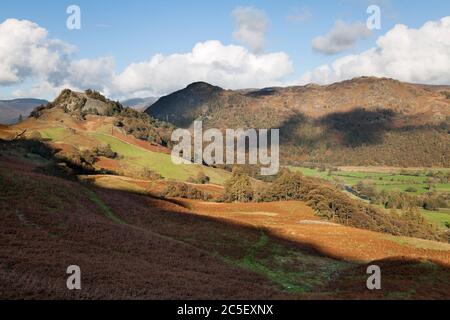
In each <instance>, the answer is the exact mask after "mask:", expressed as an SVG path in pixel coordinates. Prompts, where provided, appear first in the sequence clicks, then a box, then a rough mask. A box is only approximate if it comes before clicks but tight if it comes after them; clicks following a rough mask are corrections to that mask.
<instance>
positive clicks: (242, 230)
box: [0, 141, 450, 299]
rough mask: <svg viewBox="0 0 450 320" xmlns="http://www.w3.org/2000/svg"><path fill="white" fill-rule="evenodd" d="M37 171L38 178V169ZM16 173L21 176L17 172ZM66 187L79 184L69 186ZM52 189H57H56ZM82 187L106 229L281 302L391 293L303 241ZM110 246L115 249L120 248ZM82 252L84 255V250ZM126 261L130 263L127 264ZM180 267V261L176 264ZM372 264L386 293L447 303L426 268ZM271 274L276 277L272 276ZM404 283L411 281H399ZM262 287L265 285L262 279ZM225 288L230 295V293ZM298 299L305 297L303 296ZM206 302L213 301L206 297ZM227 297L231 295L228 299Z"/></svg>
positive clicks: (359, 266) (172, 204)
mask: <svg viewBox="0 0 450 320" xmlns="http://www.w3.org/2000/svg"><path fill="white" fill-rule="evenodd" d="M0 143H1V149H0V150H1V152H0V161H2V158H3V156H1V154H4V153H5V151H7V150H8V149H14V148H18V147H20V148H22V147H24V148H27V142H23V141H16V142H5V141H0ZM22 143H24V145H22ZM39 144H43V143H42V142H38V141H36V142H34V145H39ZM43 145H44V146H45V147H44V146H42V148H43V149H45V148H46V147H47V146H46V145H45V144H43ZM27 150H28V149H27ZM30 152H31V151H30ZM41 156H42V155H41ZM53 156H54V153H51V152H50V153H48V154H47V158H48V159H49V160H55V161H56V159H54V158H53ZM11 170H14V168H11ZM37 172H38V173H41V174H42V171H39V166H38V170H37ZM44 172H45V174H52V172H53V171H52V170H46V171H44ZM17 174H22V173H21V172H20V171H17ZM57 177H59V176H57ZM71 178H74V177H71ZM71 180H73V179H71ZM72 183H81V182H77V181H73V182H72ZM55 187H56V188H57V187H58V185H55ZM88 187H89V188H90V189H91V190H94V191H95V192H96V193H97V195H98V196H99V198H100V199H101V201H102V202H104V204H105V206H107V208H110V210H111V211H112V212H113V213H114V214H115V215H117V217H119V218H120V219H121V220H123V221H124V222H125V223H126V224H125V225H117V224H116V223H115V222H114V221H112V220H110V219H109V218H108V217H107V215H105V219H107V220H108V221H109V223H110V224H111V225H112V226H114V227H121V228H122V227H123V228H132V229H133V230H134V231H136V228H138V230H139V232H143V233H145V232H149V233H151V234H152V235H157V236H159V237H161V242H162V243H166V244H171V245H172V246H175V245H176V246H181V247H183V248H185V250H192V251H194V252H196V251H199V252H201V253H202V254H207V255H212V256H213V257H216V258H217V259H219V260H221V261H222V262H221V263H225V264H229V265H230V266H231V267H234V268H236V270H238V269H241V268H244V269H247V270H250V271H252V272H255V273H257V274H260V275H262V276H263V277H265V278H266V279H272V284H273V286H274V288H277V289H276V291H278V293H280V292H281V293H280V294H281V295H282V297H283V298H295V297H298V293H297V294H294V295H291V294H290V293H288V291H289V290H288V291H285V290H287V289H286V287H285V286H286V285H296V286H298V287H299V288H301V289H302V290H303V289H305V290H306V293H307V294H308V295H307V297H318V298H340V297H348V298H352V299H354V298H361V297H363V298H375V299H377V298H386V297H388V296H389V294H390V293H391V292H390V291H386V290H387V289H386V288H385V289H384V290H382V291H380V292H374V293H371V292H369V291H367V289H366V280H367V277H368V276H367V275H366V273H365V270H366V264H365V263H358V262H351V263H350V262H345V261H344V260H343V258H342V257H340V256H337V255H335V254H333V253H330V252H328V251H325V250H323V249H322V248H321V247H319V246H317V245H315V244H314V243H312V242H309V241H307V240H304V241H292V240H290V239H286V238H283V237H280V236H279V235H277V234H275V233H274V232H273V231H271V230H264V229H258V228H256V227H252V226H249V225H244V224H238V223H234V222H231V221H228V220H225V219H221V218H212V217H206V216H200V215H198V214H194V213H192V212H191V211H190V210H189V208H185V207H181V206H180V205H181V203H180V202H178V201H177V200H164V199H158V198H154V197H150V196H145V195H140V194H134V193H129V192H125V191H117V190H111V189H106V188H99V187H93V186H88ZM30 196H31V195H30ZM27 201H33V199H27ZM103 209H104V208H103ZM130 230H131V229H130ZM68 232H77V228H74V229H73V230H71V229H69V231H68ZM54 241H57V240H56V239H55V240H54ZM115 245H116V246H118V248H121V244H120V243H117V244H115ZM130 248H132V246H130V245H129V244H128V247H127V250H133V249H130ZM86 250H87V251H88V249H86ZM293 252H294V253H298V254H299V258H298V259H291V260H290V258H292V254H293ZM86 254H88V253H86ZM29 259H31V257H29ZM283 261H284V262H283ZM132 262H133V261H130V263H132ZM181 263H182V262H181V261H180V265H181ZM341 264H342V265H344V264H345V268H344V267H343V268H342V269H340V270H339V271H336V270H334V269H333V268H334V267H333V266H335V265H341ZM376 264H379V265H385V264H386V265H388V266H389V268H388V269H387V270H388V271H384V272H383V279H385V280H384V281H385V283H386V284H387V288H391V289H392V290H393V291H392V293H396V294H398V293H401V292H408V291H410V290H412V289H415V290H416V294H415V296H414V297H415V298H426V297H432V298H450V290H446V288H443V289H444V290H437V289H436V288H435V287H433V286H432V285H430V281H429V280H430V275H429V274H427V273H426V272H425V271H426V270H428V269H427V268H428V266H426V265H425V266H423V263H422V262H420V261H415V260H408V259H402V258H399V259H387V260H385V261H378V262H376ZM435 264H436V267H433V268H437V269H433V270H434V272H435V276H436V279H434V280H436V281H439V282H438V283H444V284H443V285H444V286H445V282H444V281H445V279H448V278H449V277H450V269H449V268H448V267H445V266H442V265H440V264H439V263H437V262H435ZM170 267H174V266H170ZM117 269H118V272H119V273H120V272H121V270H122V268H121V266H117ZM418 270H419V272H418ZM422 271H423V272H422ZM211 272H212V273H214V272H216V270H211ZM293 273H294V274H299V275H303V278H301V277H300V278H295V277H294V280H293V278H292V277H293ZM274 274H276V275H277V276H276V277H274ZM126 277H129V275H126ZM404 279H412V280H410V281H404ZM344 280H345V281H344ZM125 282H126V281H125ZM268 282H270V281H269V280H268ZM297 282H298V283H297ZM447 283H448V282H447ZM197 285H198V284H197ZM283 285H284V289H283ZM193 286H194V284H193ZM230 289H233V290H236V288H230ZM433 290H434V291H433ZM436 290H437V291H436ZM300 291H301V290H299V292H300ZM442 292H444V293H445V294H444V295H445V296H439V294H441V295H442ZM186 294H189V293H188V292H187V293H186ZM315 295H317V296H315ZM187 296H188V295H187ZM300 296H302V297H305V295H300ZM258 297H260V296H258V293H257V292H255V295H254V296H252V297H248V298H258ZM110 298H114V297H110ZM209 298H211V299H215V298H217V297H215V296H214V295H212V296H210V297H209ZM231 298H232V296H230V299H231Z"/></svg>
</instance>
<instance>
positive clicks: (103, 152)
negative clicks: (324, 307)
mask: <svg viewBox="0 0 450 320" xmlns="http://www.w3.org/2000/svg"><path fill="white" fill-rule="evenodd" d="M200 86H201V87H202V90H203V91H204V92H208V91H209V90H210V89H211V88H210V87H209V86H207V85H204V84H202V85H200ZM212 90H213V91H216V92H217V93H218V94H219V95H220V94H221V93H220V92H221V90H220V89H219V88H212ZM94 106H95V108H94ZM171 130H173V127H171V126H170V125H168V124H167V123H165V122H162V121H157V120H155V119H153V118H152V117H150V116H148V115H146V114H142V113H139V112H137V111H135V110H132V109H129V108H124V107H123V106H122V105H121V104H120V103H117V102H113V101H111V100H109V99H107V98H105V97H104V96H102V95H100V94H99V93H96V92H92V91H86V92H84V93H82V92H73V91H70V90H64V91H63V92H62V94H61V95H60V96H59V97H57V99H55V101H53V102H52V103H49V104H48V105H46V106H43V107H39V108H37V109H35V110H34V111H33V113H32V116H31V117H30V118H28V119H26V120H24V121H22V122H21V123H19V124H16V125H12V126H0V182H1V183H0V195H1V196H0V197H1V198H2V200H3V201H1V202H0V212H2V215H3V218H2V219H3V220H2V221H3V223H2V224H1V225H0V241H1V243H2V244H5V245H3V246H0V256H2V257H6V258H5V259H3V260H2V261H0V288H9V289H8V290H7V291H4V290H3V291H2V290H0V298H18V297H21V298H32V299H42V298H61V299H71V298H97V299H117V298H127V299H144V298H148V299H156V298H158V299H162V298H171V299H174V298H180V299H181V298H184V299H194V298H197V299H208V298H209V299H210V298H214V299H217V298H222V299H231V298H234V299H280V298H285V299H311V298H318V299H336V298H350V299H360V298H371V299H386V298H388V299H390V298H400V299H401V298H435V299H442V298H448V292H450V291H449V288H448V285H447V284H448V283H450V282H449V277H450V273H449V268H448V266H449V265H450V261H449V255H448V252H449V250H450V248H449V244H448V243H445V239H444V238H443V237H442V236H444V235H447V234H448V233H445V230H443V229H438V228H437V226H435V225H434V224H431V223H429V222H427V221H425V220H424V219H423V218H421V217H420V216H414V217H413V216H408V215H405V214H403V213H401V212H400V213H396V212H390V211H388V210H381V209H379V208H375V207H372V206H369V205H368V204H366V203H363V202H362V201H360V200H358V199H354V198H352V197H350V196H349V195H348V194H346V193H344V192H343V191H340V190H338V189H337V188H336V187H334V186H333V185H332V184H329V183H327V182H324V181H321V180H318V179H313V178H308V177H303V176H299V175H298V174H294V173H288V172H284V174H282V175H280V176H279V177H277V179H276V180H275V181H274V182H273V183H271V184H266V183H263V182H261V181H256V180H250V181H251V183H252V184H253V185H254V187H255V188H257V189H258V190H259V191H258V192H259V195H260V200H262V201H267V202H257V201H254V202H251V203H231V202H230V203H227V202H226V198H224V194H225V193H226V192H227V188H228V187H227V186H228V183H227V181H229V179H230V178H231V177H234V173H233V175H232V174H231V173H230V172H228V171H225V170H221V169H218V168H211V167H205V166H201V165H178V166H177V165H174V164H173V163H172V161H171V158H170V149H169V148H168V147H167V146H165V144H166V142H165V140H164V139H163V137H164V136H167V135H168V133H169V132H171ZM151 133H155V134H158V137H159V138H160V139H159V140H158V139H154V137H153V136H152V134H151ZM199 176H201V177H207V178H208V180H207V181H201V182H199V181H198V180H199V178H198V177H199ZM286 188H287V189H288V190H285V189H286ZM255 190H256V189H255ZM263 198H264V199H263ZM224 201H225V202H224ZM30 204H32V205H30ZM329 215H332V216H333V217H331V218H330V217H329ZM17 234H20V235H21V237H19V238H18V237H17ZM419 238H422V239H419ZM426 239H428V240H426ZM434 240H440V241H441V242H437V241H434ZM442 241H444V242H442ZM44 260H45V262H46V263H45V264H44V265H43V264H42V261H44ZM105 261H107V262H108V263H107V266H105ZM180 261H181V262H182V263H180ZM74 262H76V263H77V264H78V265H80V266H81V268H82V270H83V274H85V275H84V277H83V286H84V288H85V289H84V290H83V291H82V292H78V293H71V292H69V291H67V290H66V289H65V278H64V277H65V276H66V275H65V274H64V272H63V273H62V275H61V273H60V270H65V268H66V267H67V265H69V264H73V263H74ZM373 263H375V264H377V265H380V266H382V267H383V272H384V279H385V280H384V281H385V283H386V288H385V290H383V291H380V292H376V293H373V294H372V293H371V292H369V291H367V290H366V286H365V281H366V269H367V265H368V264H373ZM410 278H411V279H413V280H408V281H406V282H405V279H410ZM430 278H431V279H433V281H434V282H430ZM230 279H233V280H230ZM237 285H239V286H240V287H241V288H242V290H239V291H238V292H237V291H236V290H235V287H236V286H237ZM411 288H414V290H412V289H411ZM410 289H411V290H410Z"/></svg>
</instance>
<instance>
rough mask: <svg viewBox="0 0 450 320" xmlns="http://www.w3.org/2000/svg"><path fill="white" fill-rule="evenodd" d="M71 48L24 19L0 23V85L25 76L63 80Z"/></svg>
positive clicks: (9, 83)
mask: <svg viewBox="0 0 450 320" xmlns="http://www.w3.org/2000/svg"><path fill="white" fill-rule="evenodd" d="M73 50H74V47H72V46H70V45H68V44H66V43H64V42H62V41H59V40H54V39H49V38H48V33H47V31H46V30H45V29H44V28H41V27H39V26H38V25H37V24H35V23H32V22H30V21H26V20H16V19H8V20H5V21H4V22H3V23H1V24H0V85H13V84H17V83H21V82H23V81H24V80H25V79H26V78H28V77H45V78H54V79H58V78H61V77H64V75H63V74H61V73H62V72H64V69H65V68H64V64H65V63H66V62H67V59H68V55H70V54H71V53H72V52H73Z"/></svg>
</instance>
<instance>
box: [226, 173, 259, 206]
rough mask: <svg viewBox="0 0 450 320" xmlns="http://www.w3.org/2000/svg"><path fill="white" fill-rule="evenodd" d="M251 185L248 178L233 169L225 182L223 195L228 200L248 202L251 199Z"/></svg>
mask: <svg viewBox="0 0 450 320" xmlns="http://www.w3.org/2000/svg"><path fill="white" fill-rule="evenodd" d="M253 194H254V193H253V186H252V183H251V181H250V178H249V177H248V176H247V175H245V174H242V173H240V172H237V171H234V172H233V176H232V177H231V178H230V179H229V180H228V181H227V182H226V183H225V195H226V197H227V198H228V200H230V201H237V202H249V201H251V200H252V199H253Z"/></svg>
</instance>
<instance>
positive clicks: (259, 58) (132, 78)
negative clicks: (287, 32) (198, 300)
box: [115, 40, 293, 95]
mask: <svg viewBox="0 0 450 320" xmlns="http://www.w3.org/2000/svg"><path fill="white" fill-rule="evenodd" d="M292 70H293V66H292V62H291V60H290V58H289V57H288V56H287V55H286V54H285V53H283V52H278V53H271V54H262V55H256V54H253V53H251V52H249V51H248V50H247V49H245V48H243V47H241V46H236V45H223V44H222V43H221V42H219V41H214V40H212V41H206V42H203V43H198V44H196V45H195V47H194V48H193V49H192V51H191V52H188V53H184V54H172V55H169V56H163V55H155V56H153V57H152V58H151V59H150V60H149V61H146V62H141V63H133V64H131V65H130V66H128V67H127V68H126V69H125V70H124V71H123V72H122V73H121V74H119V75H118V76H117V77H116V79H115V88H116V90H118V91H119V92H122V93H136V92H146V93H147V94H149V95H159V94H167V93H170V92H173V91H174V90H178V89H180V88H183V87H185V86H186V85H188V84H190V83H192V82H195V81H206V82H209V83H212V84H214V85H219V86H222V87H224V88H228V89H238V88H248V87H263V86H269V85H277V84H281V81H282V80H283V77H285V76H286V75H288V74H290V73H291V72H292Z"/></svg>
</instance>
